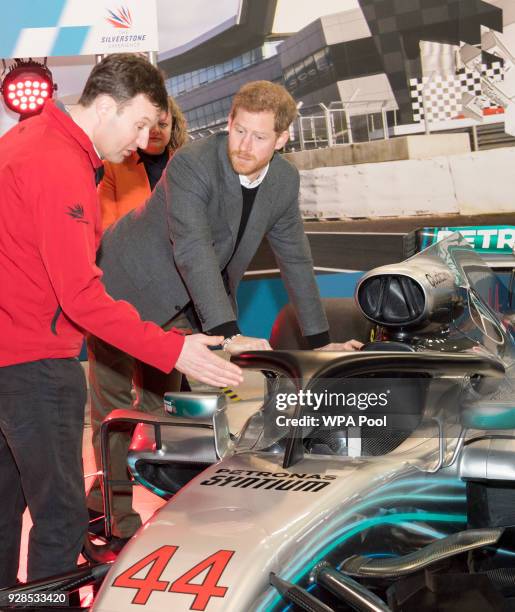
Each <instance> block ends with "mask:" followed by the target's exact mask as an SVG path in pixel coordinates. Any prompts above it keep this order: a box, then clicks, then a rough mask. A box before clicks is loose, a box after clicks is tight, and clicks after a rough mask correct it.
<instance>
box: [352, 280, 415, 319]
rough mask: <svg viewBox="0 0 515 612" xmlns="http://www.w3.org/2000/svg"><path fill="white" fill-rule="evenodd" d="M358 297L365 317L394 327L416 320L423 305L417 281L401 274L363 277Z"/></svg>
mask: <svg viewBox="0 0 515 612" xmlns="http://www.w3.org/2000/svg"><path fill="white" fill-rule="evenodd" d="M357 298H358V303H359V305H360V307H361V309H362V311H363V313H364V315H365V316H366V317H367V318H368V319H370V320H372V321H375V322H376V323H379V324H381V325H388V326H395V327H397V326H405V325H412V324H414V323H417V322H419V321H420V320H421V319H422V317H423V315H424V311H425V305H426V300H425V297H424V291H423V290H422V287H421V286H420V285H419V283H418V282H416V281H415V280H413V279H412V278H410V277H408V276H404V275H400V274H381V275H378V276H373V277H371V278H367V279H365V280H364V281H363V282H362V283H361V285H360V286H359V290H358V295H357Z"/></svg>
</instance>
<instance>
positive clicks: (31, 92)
mask: <svg viewBox="0 0 515 612" xmlns="http://www.w3.org/2000/svg"><path fill="white" fill-rule="evenodd" d="M1 89H2V95H3V98H4V102H5V104H6V105H7V108H9V109H10V110H12V111H14V112H15V113H18V114H19V115H20V120H22V119H26V118H27V117H30V116H31V115H36V114H38V113H39V112H41V110H42V108H43V105H44V103H45V102H46V100H48V99H50V98H52V96H53V94H54V91H55V90H56V89H57V85H54V81H53V79H52V73H51V72H50V70H49V69H48V68H47V67H46V65H45V64H41V63H39V62H35V61H33V60H32V59H29V60H21V59H16V60H14V64H13V65H12V66H11V67H10V68H9V69H8V71H7V74H6V75H5V77H4V79H3V82H2V88H1Z"/></svg>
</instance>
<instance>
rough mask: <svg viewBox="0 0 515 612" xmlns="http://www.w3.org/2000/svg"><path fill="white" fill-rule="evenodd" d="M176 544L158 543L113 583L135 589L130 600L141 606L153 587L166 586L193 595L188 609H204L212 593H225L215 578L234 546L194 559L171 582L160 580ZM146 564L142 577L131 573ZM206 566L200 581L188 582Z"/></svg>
mask: <svg viewBox="0 0 515 612" xmlns="http://www.w3.org/2000/svg"><path fill="white" fill-rule="evenodd" d="M178 548H179V547H178V546H161V548H158V549H157V550H155V551H154V552H152V553H150V554H149V555H147V556H146V557H144V558H143V559H141V560H140V561H138V562H137V563H135V564H134V565H131V567H129V568H128V569H126V570H125V571H124V572H122V573H121V574H120V575H119V576H118V577H117V578H115V580H114V582H113V586H115V587H122V588H125V589H136V594H135V595H134V597H133V599H132V603H133V604H139V605H143V606H144V605H145V604H146V603H147V601H148V598H149V597H150V596H151V595H152V593H153V592H154V591H166V590H168V591H169V592H170V593H183V594H187V595H195V598H194V600H193V604H192V606H191V608H190V610H205V609H206V607H207V605H208V603H209V600H210V599H211V597H225V594H226V592H227V587H225V586H220V585H219V584H218V581H219V580H220V577H221V575H222V574H223V572H224V570H225V568H226V567H227V564H228V563H229V561H230V560H231V557H232V556H233V555H234V550H219V551H218V552H216V553H214V554H213V555H210V556H209V557H207V558H206V559H204V560H203V561H201V562H200V563H197V565H195V567H192V568H191V569H190V570H188V571H187V572H186V573H185V574H183V575H182V576H181V577H180V578H177V580H175V581H174V582H172V583H169V582H168V581H166V580H160V578H161V574H162V573H163V571H164V569H165V567H166V566H167V565H168V562H169V561H170V559H171V558H172V557H173V555H174V554H175V552H176V551H177V550H178ZM146 567H148V571H147V574H146V576H145V577H144V578H135V577H134V576H135V575H136V574H138V573H139V572H141V571H142V570H143V569H145V568H146ZM206 570H208V571H207V573H206V575H205V576H204V580H203V581H202V582H201V583H198V582H191V581H192V580H193V579H194V578H196V577H197V576H199V575H200V574H202V573H203V572H205V571H206Z"/></svg>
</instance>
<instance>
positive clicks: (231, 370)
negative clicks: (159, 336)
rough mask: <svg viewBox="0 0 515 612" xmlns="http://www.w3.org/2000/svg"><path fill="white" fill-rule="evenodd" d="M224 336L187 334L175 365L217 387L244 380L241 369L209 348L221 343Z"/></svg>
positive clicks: (201, 380)
mask: <svg viewBox="0 0 515 612" xmlns="http://www.w3.org/2000/svg"><path fill="white" fill-rule="evenodd" d="M222 341H223V336H206V335H205V334H193V335H192V336H186V338H185V339H184V345H183V347H182V351H181V354H180V355H179V359H178V360H177V363H176V364H175V367H176V368H177V370H179V372H182V373H183V374H186V376H191V377H193V378H194V379H195V380H198V381H200V382H203V383H205V384H207V385H213V386H215V387H229V386H233V387H235V386H237V385H239V384H240V383H241V382H243V375H242V372H241V369H240V368H239V367H238V366H237V365H235V364H234V363H229V362H228V361H225V359H222V358H221V357H218V355H215V353H213V352H212V351H210V350H209V348H208V347H209V346H217V345H220V344H221V343H222Z"/></svg>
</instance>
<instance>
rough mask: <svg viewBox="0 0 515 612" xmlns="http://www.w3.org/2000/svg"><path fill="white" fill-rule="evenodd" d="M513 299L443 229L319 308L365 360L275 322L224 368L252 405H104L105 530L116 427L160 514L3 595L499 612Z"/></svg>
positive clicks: (511, 574) (513, 405)
mask: <svg viewBox="0 0 515 612" xmlns="http://www.w3.org/2000/svg"><path fill="white" fill-rule="evenodd" d="M511 293H512V286H506V285H504V284H503V283H501V282H500V281H499V279H498V277H496V276H495V275H494V274H493V273H492V271H491V270H490V268H489V267H488V266H487V265H486V264H485V263H484V262H483V261H482V260H481V258H480V257H479V256H478V255H477V254H476V253H474V251H473V250H472V248H471V247H470V245H469V244H467V242H466V240H465V239H464V238H462V237H461V236H460V235H459V234H452V235H451V236H449V237H447V238H445V239H444V240H442V241H440V242H437V243H435V244H433V245H432V246H430V247H429V248H427V249H425V250H424V251H422V252H421V253H418V254H416V255H414V256H413V257H411V258H409V259H408V260H406V261H405V262H402V263H400V264H392V265H387V266H383V267H381V268H377V269H375V270H372V271H370V272H368V273H366V274H365V275H364V276H363V277H362V278H361V280H360V281H359V283H358V285H357V287H356V293H355V303H356V305H357V308H355V307H354V305H353V304H349V303H348V302H341V303H340V304H336V303H335V302H331V317H330V319H332V318H333V315H334V313H336V315H335V316H336V319H338V321H337V324H338V325H340V326H342V321H341V319H342V318H345V319H346V320H345V321H344V322H343V327H344V329H346V331H347V333H345V338H348V337H350V336H353V335H359V334H361V338H362V339H367V338H370V337H371V338H372V340H371V341H369V342H367V343H366V344H365V346H364V350H362V351H360V352H355V353H330V352H329V353H324V352H315V351H302V350H294V349H295V348H296V347H295V343H296V342H297V339H298V337H299V332H298V329H297V328H296V324H295V322H294V321H293V320H292V319H291V316H290V312H289V310H288V309H286V310H285V311H284V312H283V313H281V316H280V317H279V321H278V324H277V325H276V326H275V330H276V333H275V337H273V338H272V341H273V343H274V344H275V348H276V349H278V348H279V347H281V349H282V350H274V351H269V352H261V351H255V352H249V353H246V354H242V355H240V356H239V357H238V358H235V361H236V363H238V364H239V365H240V366H241V367H243V368H249V369H255V370H259V371H261V372H262V373H263V375H264V384H265V393H264V399H263V400H261V401H247V400H246V401H241V402H236V403H229V404H227V403H226V401H225V396H223V395H221V394H214V393H205V394H198V393H190V394H188V393H181V394H167V395H166V396H165V407H166V409H167V412H168V415H167V416H163V417H162V418H154V417H151V416H149V415H146V414H143V413H135V412H134V411H114V412H113V413H111V415H110V416H109V417H108V418H107V419H106V421H105V422H104V424H103V426H102V442H103V444H102V449H103V473H104V481H105V485H106V486H105V487H104V489H105V509H106V531H107V535H108V536H109V534H110V507H111V499H110V490H111V487H110V485H111V484H113V483H111V482H110V475H109V444H108V439H109V433H110V431H112V430H113V429H114V428H117V427H120V426H122V427H127V426H131V427H134V434H133V442H132V445H131V450H130V454H129V457H128V465H129V469H130V471H131V473H132V475H133V476H134V478H135V480H136V481H138V482H139V483H141V484H143V485H144V486H146V487H148V488H149V489H150V490H152V491H153V492H154V493H156V494H158V495H161V496H162V497H164V498H165V499H168V502H167V503H166V504H165V505H164V506H163V507H162V508H161V509H160V510H158V511H157V512H156V514H155V515H154V516H153V517H152V518H151V519H150V520H149V521H148V522H147V523H146V524H145V525H144V526H143V527H142V528H141V529H140V530H139V531H138V533H137V534H136V535H135V536H134V538H133V539H132V540H131V541H130V542H129V543H128V544H127V545H126V546H125V547H124V548H123V549H122V551H121V552H120V554H119V555H118V557H117V558H116V560H115V561H114V562H113V563H112V564H102V565H97V566H95V565H93V566H91V567H86V568H82V569H80V570H78V571H77V572H74V573H72V574H70V575H68V576H66V577H56V578H55V579H54V580H53V581H52V580H48V581H40V583H39V584H38V585H34V584H32V585H23V586H21V587H18V590H20V589H26V588H29V589H32V591H34V589H35V588H36V587H37V588H39V589H40V590H42V591H45V590H52V591H55V590H59V589H63V590H71V589H73V588H76V587H77V586H80V585H81V584H83V583H84V582H85V581H94V580H98V581H100V580H101V579H103V582H102V586H101V587H100V589H99V591H98V593H97V595H96V599H95V602H94V604H93V610H95V611H98V612H108V611H109V612H112V611H118V610H124V611H125V610H131V611H132V610H142V609H145V610H160V611H161V610H166V609H171V610H174V612H175V611H181V610H207V611H208V612H217V611H218V612H221V611H223V612H249V611H254V612H265V611H266V612H279V611H284V612H286V610H309V611H312V612H330V611H331V610H334V611H336V610H354V609H355V610H367V611H368V610H370V611H385V610H392V611H403V612H404V611H412V610H415V609H417V610H418V611H419V612H423V611H425V610H465V609H466V610H481V611H482V612H485V611H488V610H509V609H513V604H514V600H513V598H514V597H515V537H514V535H515V534H514V532H513V530H512V526H513V525H514V524H515V436H514V435H513V433H514V429H515V338H514V334H513V314H512V312H509V311H508V312H503V313H501V312H500V311H499V303H500V302H501V301H502V302H503V303H504V304H511ZM349 329H353V331H351V332H349V331H348V330H349ZM354 332H356V333H354ZM333 337H334V336H333ZM285 348H286V349H288V350H284V349H285ZM92 556H93V557H94V550H93V553H92ZM93 574H94V575H93ZM12 592H14V590H13V589H11V590H10V591H9V593H12ZM5 596H6V592H3V593H1V592H0V600H3V601H5ZM2 598H3V599H2Z"/></svg>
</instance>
